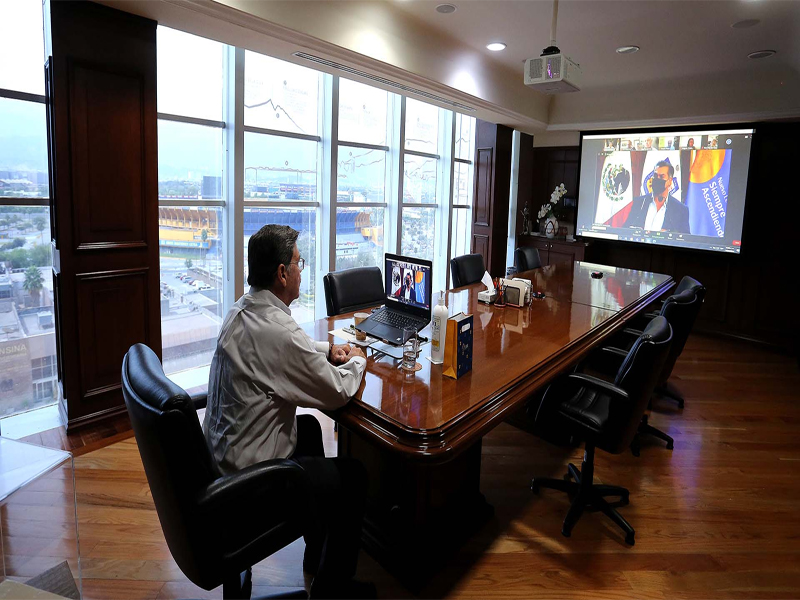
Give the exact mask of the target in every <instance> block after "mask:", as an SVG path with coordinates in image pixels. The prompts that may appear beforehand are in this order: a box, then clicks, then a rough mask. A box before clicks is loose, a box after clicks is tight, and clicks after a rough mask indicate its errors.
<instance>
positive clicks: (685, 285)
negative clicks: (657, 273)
mask: <svg viewBox="0 0 800 600" xmlns="http://www.w3.org/2000/svg"><path fill="white" fill-rule="evenodd" d="M687 291H690V292H694V299H690V297H689V296H687V295H686V292H687ZM672 298H674V299H675V301H674V306H672V307H671V308H669V309H668V310H667V312H665V307H662V309H661V314H662V315H664V316H665V317H666V318H667V321H669V324H670V325H672V329H673V330H674V331H675V333H674V336H675V341H674V342H673V344H672V349H671V350H670V353H669V356H667V361H666V363H665V364H664V370H663V371H662V373H661V379H660V381H659V382H658V385H657V386H656V394H658V395H660V396H667V397H669V398H672V399H673V400H675V401H676V402H677V403H678V406H680V407H681V408H683V407H684V404H685V402H684V399H683V396H681V394H680V392H679V391H678V390H677V389H675V387H674V386H672V385H670V383H669V381H668V380H669V378H670V376H671V375H672V369H673V368H674V367H675V363H676V362H677V361H678V358H679V357H680V355H681V354H682V353H683V348H684V346H686V341H687V340H688V339H689V335H690V334H691V333H692V329H694V323H695V321H696V320H697V315H699V314H700V309H701V308H702V307H703V302H705V299H706V288H705V286H704V285H703V284H702V283H700V282H699V281H697V280H696V279H694V278H693V277H689V276H688V275H686V276H685V277H684V278H683V279H681V282H680V283H679V284H678V287H677V288H676V290H675V293H674V294H673V295H672ZM667 300H669V298H668V299H667ZM665 302H666V301H665Z"/></svg>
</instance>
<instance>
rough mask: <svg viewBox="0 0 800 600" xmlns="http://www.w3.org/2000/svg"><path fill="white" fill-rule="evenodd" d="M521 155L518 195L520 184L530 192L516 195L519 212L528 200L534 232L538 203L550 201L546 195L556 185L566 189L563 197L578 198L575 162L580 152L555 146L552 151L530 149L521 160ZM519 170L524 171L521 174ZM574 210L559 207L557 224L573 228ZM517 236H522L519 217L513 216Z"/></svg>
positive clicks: (536, 226) (567, 147)
mask: <svg viewBox="0 0 800 600" xmlns="http://www.w3.org/2000/svg"><path fill="white" fill-rule="evenodd" d="M524 157H525V155H524V154H522V153H520V177H519V187H520V193H521V190H522V188H523V184H525V185H527V186H529V189H530V192H529V194H528V196H527V197H526V198H524V199H523V197H522V196H521V195H518V196H517V203H518V206H519V209H520V210H522V208H523V207H524V206H525V202H524V200H527V199H530V204H529V208H530V211H531V215H532V217H531V218H532V219H533V227H534V231H538V229H539V224H538V223H537V222H536V215H537V213H538V212H539V208H541V206H542V204H544V203H545V202H547V201H548V200H549V199H550V194H551V193H552V192H553V190H554V189H555V188H556V186H557V185H558V184H560V183H563V184H564V187H566V188H567V195H566V196H565V198H573V199H577V197H578V163H579V158H580V150H579V149H578V148H576V147H574V146H559V147H552V148H532V149H531V150H530V159H528V160H523V158H524ZM523 168H525V170H524V171H523ZM575 214H576V213H575V211H574V209H570V208H565V207H564V206H563V205H562V206H561V207H560V208H558V215H559V219H558V220H559V224H560V225H567V224H568V223H569V224H571V225H573V226H574V225H575ZM516 231H517V235H520V234H521V233H522V218H521V217H519V216H518V217H517V227H516Z"/></svg>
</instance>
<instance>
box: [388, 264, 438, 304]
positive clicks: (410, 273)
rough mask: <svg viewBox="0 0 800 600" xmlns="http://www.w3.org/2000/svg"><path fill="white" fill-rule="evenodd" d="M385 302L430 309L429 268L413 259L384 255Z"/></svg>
mask: <svg viewBox="0 0 800 600" xmlns="http://www.w3.org/2000/svg"><path fill="white" fill-rule="evenodd" d="M384 274H385V276H386V300H387V306H392V304H389V303H388V302H389V301H391V302H395V303H402V304H409V305H411V306H414V307H416V308H424V309H425V310H430V308H431V268H430V266H428V265H425V264H420V263H418V262H414V259H413V258H405V257H402V256H392V255H389V254H387V255H386V268H385V269H384Z"/></svg>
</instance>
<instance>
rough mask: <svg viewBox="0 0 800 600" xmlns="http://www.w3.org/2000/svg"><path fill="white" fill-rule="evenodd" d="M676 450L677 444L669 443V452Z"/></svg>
mask: <svg viewBox="0 0 800 600" xmlns="http://www.w3.org/2000/svg"><path fill="white" fill-rule="evenodd" d="M674 449H675V444H674V443H672V442H669V443H667V450H674Z"/></svg>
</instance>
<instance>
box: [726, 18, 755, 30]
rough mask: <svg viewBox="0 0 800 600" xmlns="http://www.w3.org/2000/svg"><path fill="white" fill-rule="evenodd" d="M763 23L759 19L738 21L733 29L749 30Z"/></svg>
mask: <svg viewBox="0 0 800 600" xmlns="http://www.w3.org/2000/svg"><path fill="white" fill-rule="evenodd" d="M759 23H761V21H759V20H758V19H745V20H744V21H736V23H734V24H733V25H731V27H733V28H734V29H747V28H748V27H753V26H755V25H758V24H759Z"/></svg>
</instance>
